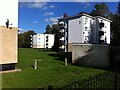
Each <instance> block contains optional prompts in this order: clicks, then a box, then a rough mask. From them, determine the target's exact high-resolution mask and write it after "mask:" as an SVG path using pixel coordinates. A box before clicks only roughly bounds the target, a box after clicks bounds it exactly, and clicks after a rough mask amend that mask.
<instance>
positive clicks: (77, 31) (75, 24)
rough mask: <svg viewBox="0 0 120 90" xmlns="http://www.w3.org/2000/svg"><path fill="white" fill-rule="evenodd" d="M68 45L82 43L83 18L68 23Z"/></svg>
mask: <svg viewBox="0 0 120 90" xmlns="http://www.w3.org/2000/svg"><path fill="white" fill-rule="evenodd" d="M68 25H69V26H68V43H72V42H77V43H82V37H81V36H82V18H81V17H80V18H77V19H72V20H69V21H68Z"/></svg>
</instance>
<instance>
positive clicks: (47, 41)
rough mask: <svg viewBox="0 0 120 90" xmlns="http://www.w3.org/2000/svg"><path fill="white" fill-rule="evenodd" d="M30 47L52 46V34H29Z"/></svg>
mask: <svg viewBox="0 0 120 90" xmlns="http://www.w3.org/2000/svg"><path fill="white" fill-rule="evenodd" d="M31 37H32V38H31V41H32V42H31V44H32V45H31V47H32V48H46V49H47V48H52V46H53V45H54V34H36V35H33V36H31Z"/></svg>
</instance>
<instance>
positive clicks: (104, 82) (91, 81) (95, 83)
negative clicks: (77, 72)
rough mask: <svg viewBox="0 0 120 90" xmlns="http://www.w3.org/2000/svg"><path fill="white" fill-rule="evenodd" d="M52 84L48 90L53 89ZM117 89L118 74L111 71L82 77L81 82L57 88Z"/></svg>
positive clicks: (85, 89)
mask: <svg viewBox="0 0 120 90" xmlns="http://www.w3.org/2000/svg"><path fill="white" fill-rule="evenodd" d="M53 89H54V87H53V86H48V90H53ZM71 89H73V90H98V89H100V90H101V89H105V90H119V89H120V74H117V73H113V72H105V73H103V74H99V75H96V76H94V77H90V78H88V79H84V80H83V81H82V82H74V83H72V84H70V85H67V86H64V87H62V88H60V89H59V90H71Z"/></svg>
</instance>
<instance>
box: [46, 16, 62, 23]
mask: <svg viewBox="0 0 120 90" xmlns="http://www.w3.org/2000/svg"><path fill="white" fill-rule="evenodd" d="M58 18H61V17H50V18H46V19H45V20H44V21H46V22H49V23H51V24H57V23H58Z"/></svg>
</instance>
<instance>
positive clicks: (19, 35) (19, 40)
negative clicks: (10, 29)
mask: <svg viewBox="0 0 120 90" xmlns="http://www.w3.org/2000/svg"><path fill="white" fill-rule="evenodd" d="M18 47H23V34H18Z"/></svg>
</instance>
